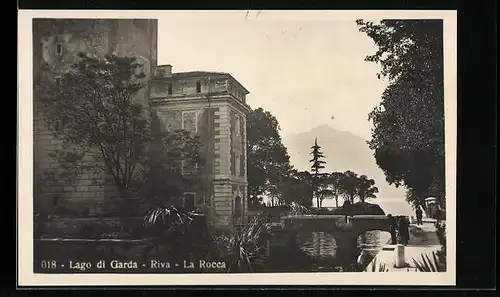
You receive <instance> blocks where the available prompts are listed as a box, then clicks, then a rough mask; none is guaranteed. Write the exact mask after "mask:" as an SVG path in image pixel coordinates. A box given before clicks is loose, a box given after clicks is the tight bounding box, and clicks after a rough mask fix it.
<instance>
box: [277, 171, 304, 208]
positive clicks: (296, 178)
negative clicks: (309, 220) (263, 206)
mask: <svg viewBox="0 0 500 297" xmlns="http://www.w3.org/2000/svg"><path fill="white" fill-rule="evenodd" d="M273 192H274V193H273V198H274V199H277V200H278V205H288V204H290V203H297V204H300V205H304V206H306V207H309V206H311V204H312V184H311V176H310V173H309V172H307V171H303V172H297V171H296V170H292V172H291V173H290V175H289V176H287V177H285V178H283V180H281V181H280V182H279V183H278V184H277V187H276V188H274V191H273ZM272 206H275V205H272Z"/></svg>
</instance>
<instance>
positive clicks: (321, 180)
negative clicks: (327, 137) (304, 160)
mask: <svg viewBox="0 0 500 297" xmlns="http://www.w3.org/2000/svg"><path fill="white" fill-rule="evenodd" d="M311 150H312V151H311V155H312V159H311V160H309V162H311V163H312V164H311V170H312V176H311V177H312V188H313V194H314V195H315V196H316V203H317V207H318V208H319V207H321V203H320V200H321V197H324V196H325V195H327V194H328V193H329V192H330V191H329V190H327V189H325V187H324V184H325V182H326V178H325V175H324V174H323V173H320V170H321V169H324V168H325V166H324V164H326V162H325V161H323V159H324V158H325V156H324V155H323V153H322V152H321V146H319V145H318V139H314V145H313V146H312V147H311ZM322 191H323V192H322Z"/></svg>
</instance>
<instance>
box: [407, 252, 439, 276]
mask: <svg viewBox="0 0 500 297" xmlns="http://www.w3.org/2000/svg"><path fill="white" fill-rule="evenodd" d="M421 257H422V260H421V261H420V260H419V261H417V260H415V259H412V260H413V263H414V264H415V267H416V268H417V270H418V271H420V272H444V271H446V267H445V266H444V265H443V263H441V262H440V261H439V258H438V256H437V255H436V252H432V259H431V257H429V255H423V254H422V255H421Z"/></svg>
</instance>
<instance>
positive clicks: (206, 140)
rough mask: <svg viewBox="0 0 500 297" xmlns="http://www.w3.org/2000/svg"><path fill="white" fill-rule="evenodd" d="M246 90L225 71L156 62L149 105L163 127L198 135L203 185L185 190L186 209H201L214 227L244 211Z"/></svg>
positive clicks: (236, 220) (237, 219) (241, 217)
mask: <svg viewBox="0 0 500 297" xmlns="http://www.w3.org/2000/svg"><path fill="white" fill-rule="evenodd" d="M248 93H249V92H248V91H247V90H246V89H245V88H244V87H243V86H242V85H241V84H240V83H239V82H238V81H237V80H236V79H234V78H233V77H232V76H231V75H230V74H229V73H223V72H204V71H194V72H180V73H173V72H172V66H170V65H163V66H158V67H157V68H156V71H155V75H154V76H153V78H152V79H151V81H150V96H149V103H150V107H151V109H152V112H153V114H156V116H157V117H158V119H159V120H160V123H161V127H162V129H164V130H165V131H171V130H177V129H184V130H189V131H191V132H193V133H195V134H197V135H198V136H199V137H200V140H201V143H202V146H203V147H202V151H201V155H202V157H204V159H205V160H206V165H205V166H204V168H203V172H202V175H203V176H204V179H203V180H204V181H205V185H204V187H203V189H202V190H200V191H198V192H196V193H186V194H185V200H184V201H185V202H184V203H185V207H187V208H198V209H202V210H203V211H204V212H205V213H206V214H207V215H208V217H209V220H208V221H209V222H210V224H211V225H212V227H214V228H216V229H232V228H233V227H234V226H236V225H238V224H241V223H243V222H245V220H246V213H247V164H246V162H247V161H246V118H247V114H248V112H249V111H250V107H249V106H248V105H247V104H246V95H247V94H248Z"/></svg>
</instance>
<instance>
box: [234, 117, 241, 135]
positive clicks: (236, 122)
mask: <svg viewBox="0 0 500 297" xmlns="http://www.w3.org/2000/svg"><path fill="white" fill-rule="evenodd" d="M234 132H235V133H236V135H238V136H239V135H240V133H241V120H240V115H238V114H236V116H235V119H234Z"/></svg>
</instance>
